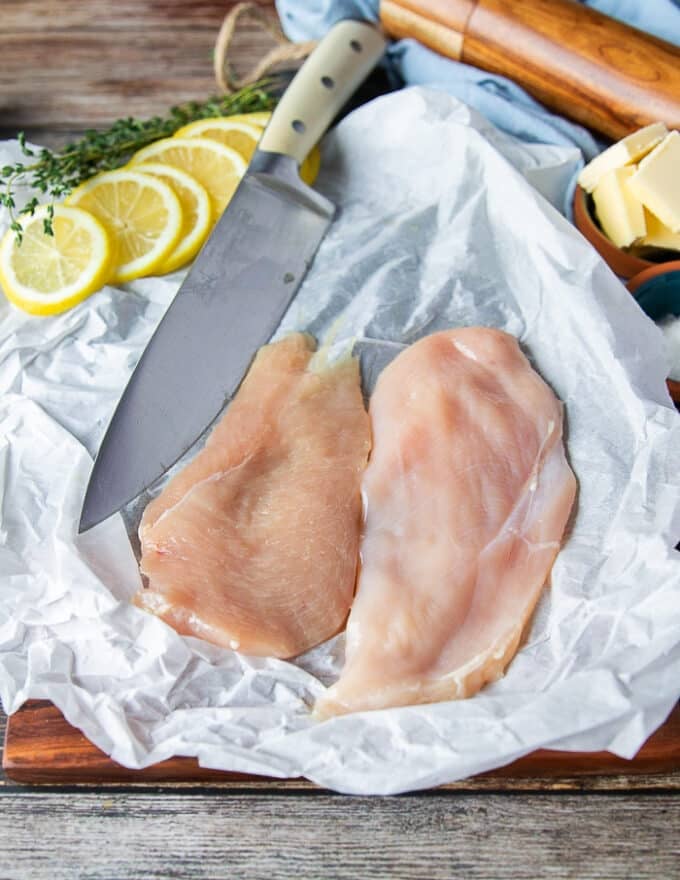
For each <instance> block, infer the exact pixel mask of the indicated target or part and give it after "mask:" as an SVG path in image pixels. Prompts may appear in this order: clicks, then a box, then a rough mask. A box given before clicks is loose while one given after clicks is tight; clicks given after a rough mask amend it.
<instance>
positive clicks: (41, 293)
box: [0, 205, 111, 315]
mask: <svg viewBox="0 0 680 880" xmlns="http://www.w3.org/2000/svg"><path fill="white" fill-rule="evenodd" d="M46 216H47V207H46V206H43V207H40V208H38V209H37V210H36V212H35V214H34V215H33V216H32V217H28V216H27V217H23V218H21V219H20V223H21V227H22V234H23V240H22V242H21V244H19V243H18V241H17V237H16V235H15V233H14V231H13V230H11V229H9V230H7V232H6V234H5V236H4V238H3V239H2V242H0V286H2V289H3V290H4V292H5V295H6V296H7V299H9V300H10V301H11V302H13V303H14V305H16V306H19V308H21V309H23V310H24V311H25V312H30V313H31V314H32V315H57V314H59V313H60V312H64V311H66V309H70V308H71V306H74V305H76V304H77V303H79V302H81V301H82V300H84V299H85V298H86V297H88V296H90V294H92V293H94V292H95V291H96V290H99V288H100V287H102V286H103V285H104V284H105V283H106V279H107V276H108V274H109V270H110V265H111V245H110V241H109V237H108V235H107V232H106V230H105V228H104V227H103V226H102V224H101V223H100V222H99V221H98V220H97V219H96V218H95V217H93V216H92V215H91V214H88V213H87V212H86V211H82V210H80V208H67V207H64V206H63V205H55V206H54V217H53V219H52V228H53V231H54V235H47V234H46V233H45V231H44V229H43V220H44V219H45V217H46Z"/></svg>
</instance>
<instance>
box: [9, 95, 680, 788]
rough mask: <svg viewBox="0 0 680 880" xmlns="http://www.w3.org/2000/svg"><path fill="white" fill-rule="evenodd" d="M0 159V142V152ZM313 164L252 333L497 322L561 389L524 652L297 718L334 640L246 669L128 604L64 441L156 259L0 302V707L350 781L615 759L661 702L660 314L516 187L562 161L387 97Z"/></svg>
mask: <svg viewBox="0 0 680 880" xmlns="http://www.w3.org/2000/svg"><path fill="white" fill-rule="evenodd" d="M17 153H18V151H17V147H16V144H11V143H6V144H4V145H0V161H4V159H5V157H6V156H7V157H8V158H11V156H17ZM323 155H324V160H323V171H322V174H321V177H320V178H319V181H318V184H317V185H318V188H319V189H321V190H322V191H323V192H324V193H325V194H326V195H328V196H329V197H330V198H332V199H333V200H334V201H336V202H337V203H338V204H339V205H340V209H341V211H340V215H339V218H338V220H337V221H336V222H335V223H334V225H333V227H332V228H331V230H330V232H329V234H328V236H327V238H326V240H325V241H324V243H323V245H322V247H321V249H320V251H319V253H318V256H317V258H316V259H315V262H314V265H313V267H312V270H311V272H310V274H309V276H308V278H307V280H306V281H305V283H304V285H303V287H302V288H301V290H300V292H299V294H298V297H297V299H296V301H295V303H294V304H293V306H292V307H291V309H290V311H289V313H288V315H287V316H286V318H285V320H284V322H283V325H282V327H281V328H280V330H279V335H281V334H283V333H284V332H286V331H289V330H292V329H307V330H309V331H311V332H312V333H314V334H315V335H317V337H323V335H324V334H325V333H326V332H327V331H328V330H329V328H330V327H331V325H333V326H334V327H335V330H336V332H337V333H338V343H339V344H342V343H343V342H344V343H345V344H346V343H347V340H349V339H351V338H352V337H355V336H358V337H368V338H374V339H387V340H392V341H395V342H401V343H404V342H406V343H407V342H411V341H413V340H415V339H417V338H418V337H419V336H421V335H423V334H426V333H430V332H432V331H435V330H438V329H441V328H445V327H451V326H457V325H469V324H486V325H491V326H495V327H500V328H503V329H505V330H507V331H509V332H511V333H513V334H515V335H516V336H517V337H518V338H519V339H520V341H521V344H522V346H523V348H524V350H525V351H526V352H527V353H528V354H529V356H530V357H531V358H532V360H533V362H534V364H535V366H536V368H537V369H538V370H539V372H540V373H541V374H542V376H543V377H544V378H545V379H546V380H547V381H548V382H549V383H550V384H551V385H552V387H553V388H554V390H555V392H556V393H557V395H558V396H559V397H560V398H561V399H562V400H563V401H564V402H565V405H566V415H567V429H568V453H569V458H570V461H571V463H572V466H573V468H574V471H575V473H576V475H577V477H578V480H579V498H578V510H577V514H576V518H575V521H574V524H573V528H572V531H571V533H570V535H569V536H568V540H567V542H566V544H565V546H564V548H563V550H562V552H561V553H560V555H559V557H558V559H557V562H556V563H555V566H554V569H553V572H552V579H551V584H550V586H549V588H548V589H546V591H545V593H544V596H543V599H542V600H541V602H540V605H539V607H538V610H537V613H536V615H535V618H534V621H533V625H532V627H531V630H530V633H529V635H528V638H527V640H526V642H525V644H524V645H523V647H522V649H521V650H520V652H519V654H518V655H517V657H516V658H515V660H514V661H513V662H512V664H511V665H510V667H509V670H508V672H507V675H506V676H505V677H504V678H503V679H502V680H501V681H499V682H497V683H496V684H494V685H492V686H490V687H487V688H486V689H485V690H484V691H483V692H482V693H480V694H479V695H477V696H475V697H474V698H473V699H469V700H465V701H460V702H450V703H441V704H437V705H431V706H416V707H408V708H403V709H394V710H387V711H382V712H374V713H364V714H357V715H350V716H346V717H343V718H338V719H335V720H331V721H328V722H325V723H323V724H319V723H315V722H313V721H312V720H311V718H310V714H309V707H310V705H311V703H312V702H313V700H314V699H315V697H316V696H317V695H318V694H319V693H320V692H321V691H322V688H323V687H324V682H325V683H328V682H329V681H332V680H333V678H334V676H335V675H336V673H337V669H338V668H339V663H340V662H341V658H342V636H340V637H338V638H336V639H334V640H333V641H332V642H331V643H329V644H327V645H324V646H322V647H320V648H318V649H316V650H315V651H312V652H310V654H309V655H307V656H306V657H304V658H302V659H301V660H300V661H299V662H298V663H285V662H280V661H276V660H263V659H251V658H247V657H244V656H241V655H238V654H235V653H233V652H230V651H228V650H223V649H219V648H215V647H212V646H210V645H208V644H206V643H203V642H201V641H199V640H196V639H192V638H182V637H180V636H179V635H177V634H176V633H175V632H174V631H173V630H172V629H170V628H169V627H167V626H166V625H165V624H163V623H161V622H160V621H159V620H156V619H154V618H153V617H151V616H149V615H147V614H145V613H144V612H142V611H140V610H137V609H136V608H133V607H132V606H131V605H129V604H128V603H127V599H128V598H129V596H130V595H131V594H132V593H133V592H134V591H135V589H136V588H137V587H138V585H139V577H138V574H137V568H136V562H135V558H134V554H133V552H132V549H131V545H130V542H129V540H128V537H127V533H126V528H125V525H124V522H123V519H122V518H121V517H120V516H117V517H114V518H113V519H111V520H110V521H108V522H107V523H104V524H102V525H101V526H100V527H97V528H96V529H94V530H92V531H91V532H90V533H88V534H86V535H84V536H81V537H76V529H77V522H78V517H79V512H80V504H81V500H82V495H83V492H84V489H85V485H86V481H87V477H88V474H89V470H90V467H91V455H92V454H93V453H94V452H95V450H96V448H97V445H98V442H99V440H100V439H101V436H102V433H103V430H104V428H105V425H106V423H107V420H108V418H109V417H110V415H111V412H112V410H113V407H114V405H115V403H116V401H117V399H118V396H119V394H120V392H121V390H122V388H123V386H124V384H125V381H126V379H127V377H128V375H129V373H130V371H131V369H132V367H133V365H134V364H135V362H136V360H137V358H138V357H139V355H140V353H141V351H142V349H143V346H144V344H145V343H146V341H147V339H148V338H149V336H150V334H151V333H152V331H153V329H154V328H155V326H156V324H157V323H158V321H159V319H160V317H161V315H162V313H163V311H164V309H165V307H166V306H167V304H168V303H169V302H170V300H171V298H172V296H173V294H174V292H175V290H176V289H177V287H178V285H179V283H180V281H181V274H179V273H178V274H175V275H174V276H170V277H167V278H164V279H146V280H143V281H139V282H136V283H133V284H130V285H128V286H125V287H123V288H121V289H113V288H105V289H104V290H103V291H101V292H100V293H98V294H96V295H95V296H94V297H92V298H91V299H89V300H88V301H86V302H85V303H83V304H82V305H80V306H78V307H77V308H75V309H73V310H72V311H70V312H67V313H66V314H64V315H63V316H59V317H56V318H48V319H40V318H31V317H28V316H26V315H24V314H22V313H20V312H18V311H16V310H15V309H13V308H10V307H9V306H8V305H6V304H5V303H3V304H2V305H1V306H0V309H1V312H0V316H1V319H2V324H1V331H0V388H1V389H2V393H3V397H2V400H1V402H0V431H1V437H0V462H1V470H0V473H1V474H2V482H3V494H2V508H1V510H0V542H1V546H0V694H1V696H2V702H3V706H4V708H5V710H6V711H7V712H13V711H15V710H16V709H17V708H18V707H19V706H20V705H21V703H22V702H23V701H24V700H26V699H28V698H49V699H51V700H52V701H54V702H55V703H56V704H57V706H59V708H60V709H61V710H62V711H63V712H64V714H65V715H66V717H67V719H68V720H69V721H70V722H71V723H73V724H75V725H77V726H78V727H79V728H81V729H82V730H83V731H84V732H85V733H86V735H87V736H88V737H89V738H90V739H91V740H92V741H94V742H95V743H96V744H97V745H99V746H100V747H101V748H102V749H104V750H105V751H106V752H108V753H109V754H111V755H112V757H113V758H114V759H115V760H116V761H119V762H121V763H122V764H125V765H126V766H128V767H143V766H146V765H148V764H151V763H154V762H156V761H160V760H162V759H164V758H167V757H170V756H172V755H195V756H197V757H198V759H199V760H200V762H201V764H203V765H205V766H208V767H215V768H223V769H230V770H240V771H248V772H256V773H263V774H269V775H273V776H281V777H285V776H297V775H304V776H307V777H308V778H310V779H312V780H314V781H316V782H318V783H319V784H321V785H324V786H328V787H330V788H333V789H337V790H339V791H344V792H357V793H369V794H378V793H394V792H401V791H406V790H410V789H418V788H424V787H426V786H432V785H436V784H439V783H445V782H448V781H452V780H455V779H458V778H461V777H465V776H468V775H470V774H473V773H478V772H480V771H483V770H488V769H490V768H494V767H498V766H499V765H502V764H505V763H507V762H509V761H512V760H513V759H515V758H517V757H519V756H520V755H523V754H526V753H527V752H530V751H532V750H533V749H535V748H538V747H548V748H560V749H572V750H584V749H585V750H590V749H592V750H599V749H609V750H611V751H613V752H615V753H616V754H619V755H622V756H625V757H631V756H633V755H634V754H635V752H636V750H637V749H638V748H639V746H640V745H641V744H642V742H643V741H644V739H645V738H646V737H647V736H648V735H649V734H650V733H651V731H652V730H654V728H655V727H657V726H658V725H659V724H660V723H661V722H662V721H663V719H664V718H665V717H666V715H667V714H668V712H669V710H670V709H671V707H672V705H673V703H674V701H675V700H676V699H677V697H678V693H679V692H680V685H679V682H680V675H679V673H680V562H679V558H678V557H679V554H678V553H677V552H675V551H674V550H673V549H672V548H673V546H674V544H675V543H676V542H677V540H678V538H680V455H679V450H680V418H678V415H677V414H676V412H675V411H674V410H673V409H672V407H671V404H670V400H669V398H668V395H667V392H666V389H665V385H664V377H665V375H666V372H667V364H665V363H664V362H663V360H662V352H663V345H662V338H661V334H660V332H659V330H658V329H657V328H656V327H655V326H654V324H653V323H652V322H651V321H649V320H648V319H647V318H645V316H644V315H643V313H642V312H641V311H640V310H639V309H638V307H637V305H636V304H635V302H634V301H633V299H632V298H631V297H630V295H629V294H628V293H627V292H626V290H625V289H624V287H623V286H622V285H621V284H620V282H619V281H618V280H617V279H616V278H615V277H614V275H612V274H611V272H610V271H609V270H608V269H607V267H606V266H605V265H604V263H603V262H602V261H601V260H600V258H599V257H598V256H597V254H596V253H595V251H594V250H592V248H591V247H590V246H589V245H588V244H587V243H586V242H585V241H584V240H583V239H582V238H581V237H580V235H579V233H578V232H576V231H575V230H574V229H573V228H572V227H571V226H570V225H569V224H568V222H567V221H566V220H564V219H563V218H562V217H561V216H560V215H559V214H558V212H557V211H556V210H555V209H553V208H552V207H551V205H550V204H549V203H548V201H546V200H545V199H544V198H543V197H542V196H540V195H539V194H538V193H537V191H536V190H535V189H534V188H533V187H532V185H530V183H528V182H527V180H530V181H532V182H533V183H534V184H537V185H538V186H539V187H540V188H541V190H542V191H543V192H544V193H546V195H547V196H548V197H550V198H551V199H552V200H553V201H554V202H555V203H558V201H559V198H560V197H561V191H562V189H563V186H564V183H565V181H566V180H568V179H569V178H570V177H571V175H572V173H573V171H574V170H575V168H576V167H577V165H578V162H579V161H580V157H579V154H578V152H577V151H574V150H571V149H566V148H557V147H542V146H540V145H532V146H528V145H525V144H521V143H520V142H518V141H514V140H512V139H510V138H509V137H507V136H505V135H501V134H500V133H498V132H497V131H495V130H494V129H492V128H491V127H490V126H489V125H488V123H485V122H484V121H483V120H482V119H481V118H480V117H478V116H476V115H475V114H473V113H472V112H471V111H469V110H468V109H467V108H466V107H465V106H464V105H462V104H460V103H458V102H457V101H455V100H454V99H451V98H449V97H447V96H445V95H443V94H441V93H438V92H435V91H427V90H424V89H411V90H407V91H403V92H399V93H395V94H393V95H390V96H387V97H384V98H381V99H379V100H378V101H376V102H373V103H372V104H369V105H366V106H364V107H362V108H361V109H360V110H358V111H356V112H355V113H354V114H352V115H351V116H350V117H348V118H347V119H345V120H344V121H343V122H342V123H341V125H340V126H339V128H338V129H336V130H335V131H334V132H333V133H331V134H330V135H329V136H328V137H327V138H326V140H325V143H324V145H323ZM2 223H4V224H5V225H6V217H4V216H3V217H2ZM225 275H226V277H228V265H227V267H226V270H225ZM338 319H340V320H338ZM128 513H129V512H128Z"/></svg>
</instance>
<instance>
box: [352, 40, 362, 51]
mask: <svg viewBox="0 0 680 880" xmlns="http://www.w3.org/2000/svg"><path fill="white" fill-rule="evenodd" d="M350 46H351V47H352V49H353V50H354V51H355V52H361V50H362V49H363V46H362V45H361V43H360V42H359V40H352V41H351V42H350Z"/></svg>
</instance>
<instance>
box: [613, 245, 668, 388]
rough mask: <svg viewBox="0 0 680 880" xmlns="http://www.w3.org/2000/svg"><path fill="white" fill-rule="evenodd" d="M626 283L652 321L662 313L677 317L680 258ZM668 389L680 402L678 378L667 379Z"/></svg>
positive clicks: (661, 316) (647, 271) (649, 270)
mask: <svg viewBox="0 0 680 880" xmlns="http://www.w3.org/2000/svg"><path fill="white" fill-rule="evenodd" d="M626 287H627V288H628V290H629V291H630V292H631V293H632V294H633V296H634V297H635V299H636V300H637V303H638V305H639V306H640V308H641V309H642V310H643V312H645V314H647V315H649V317H650V318H651V319H652V320H653V321H658V320H660V319H661V318H663V317H664V316H665V315H675V316H676V317H680V260H673V261H671V262H670V263H662V264H661V265H659V266H652V267H650V268H649V269H645V270H644V272H640V273H639V274H637V275H636V276H635V277H634V278H631V279H630V281H629V282H628V284H627V285H626ZM668 390H669V391H670V395H671V397H672V398H673V400H674V401H675V402H676V403H680V382H676V381H675V380H673V379H668Z"/></svg>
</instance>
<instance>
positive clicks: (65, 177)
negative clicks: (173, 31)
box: [0, 79, 276, 242]
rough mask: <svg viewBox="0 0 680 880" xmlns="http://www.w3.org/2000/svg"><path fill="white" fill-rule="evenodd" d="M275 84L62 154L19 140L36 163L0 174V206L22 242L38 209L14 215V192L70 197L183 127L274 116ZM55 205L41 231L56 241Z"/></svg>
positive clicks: (94, 137) (130, 124)
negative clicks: (25, 222) (23, 219)
mask: <svg viewBox="0 0 680 880" xmlns="http://www.w3.org/2000/svg"><path fill="white" fill-rule="evenodd" d="M273 86H274V81H273V80H272V79H268V80H263V81H261V82H258V83H254V84H253V85H249V86H246V87H245V88H243V89H240V90H239V91H238V92H234V94H232V95H223V96H215V97H212V98H210V99H208V100H207V101H203V102H200V101H189V102H187V103H185V104H180V105H178V106H177V107H172V108H171V109H170V110H169V112H168V115H167V116H154V117H152V118H151V119H143V120H140V119H133V118H131V117H129V118H127V119H119V120H117V121H116V122H114V123H113V125H111V127H110V128H108V129H106V130H105V131H96V130H92V129H91V130H89V131H86V132H85V134H84V135H83V137H82V138H80V140H77V141H74V142H73V143H70V144H67V145H66V146H65V147H63V148H62V149H61V150H58V151H52V150H48V149H47V148H42V149H40V150H38V151H37V152H36V151H35V150H32V149H31V148H30V147H28V145H27V144H26V135H25V134H24V132H20V133H19V134H18V136H17V139H18V141H19V146H20V147H21V151H22V153H23V154H24V156H26V157H27V158H32V159H34V160H35V161H33V162H30V163H28V164H25V163H23V162H17V163H16V164H14V165H5V166H4V167H2V168H0V205H4V206H5V207H6V208H7V209H8V210H9V215H10V228H11V229H13V230H14V232H15V233H16V235H17V238H18V240H19V242H21V236H22V226H21V223H20V221H19V216H20V215H22V214H28V215H31V216H32V215H33V214H34V213H35V210H36V208H37V207H38V204H39V198H38V196H33V197H32V198H31V199H29V201H28V202H27V203H26V205H24V207H23V208H21V209H20V210H19V211H17V209H16V187H17V186H19V185H22V186H23V185H28V186H30V187H31V188H32V189H33V190H37V191H38V192H39V193H42V194H43V195H45V194H46V195H49V196H50V197H51V198H52V200H54V199H58V198H61V197H63V196H65V195H67V194H68V193H69V192H70V191H71V190H72V189H73V188H74V187H76V186H78V184H80V183H82V182H83V181H84V180H88V179H89V178H90V177H93V176H94V175H95V174H98V173H99V172H100V171H110V170H112V169H114V168H119V167H120V166H121V165H125V163H126V162H127V161H128V159H129V158H130V156H131V155H132V154H133V153H135V152H136V151H137V150H139V149H141V148H142V147H145V146H146V145H147V144H150V143H153V142H154V141H157V140H159V139H160V138H164V137H170V136H171V135H173V134H174V133H175V132H176V131H177V130H178V129H180V128H181V127H182V126H183V125H187V124H188V123H189V122H194V121H195V120H196V119H209V118H210V117H213V116H230V115H232V114H234V113H250V112H253V111H256V110H271V109H272V107H273V106H274V104H275V103H276V97H275V96H274V94H273V91H272V88H273ZM53 210H54V209H53V205H52V204H50V205H49V206H48V209H47V212H46V216H45V217H44V219H43V227H44V229H45V232H46V233H47V234H48V235H53V234H54V230H53V228H52V216H53Z"/></svg>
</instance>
